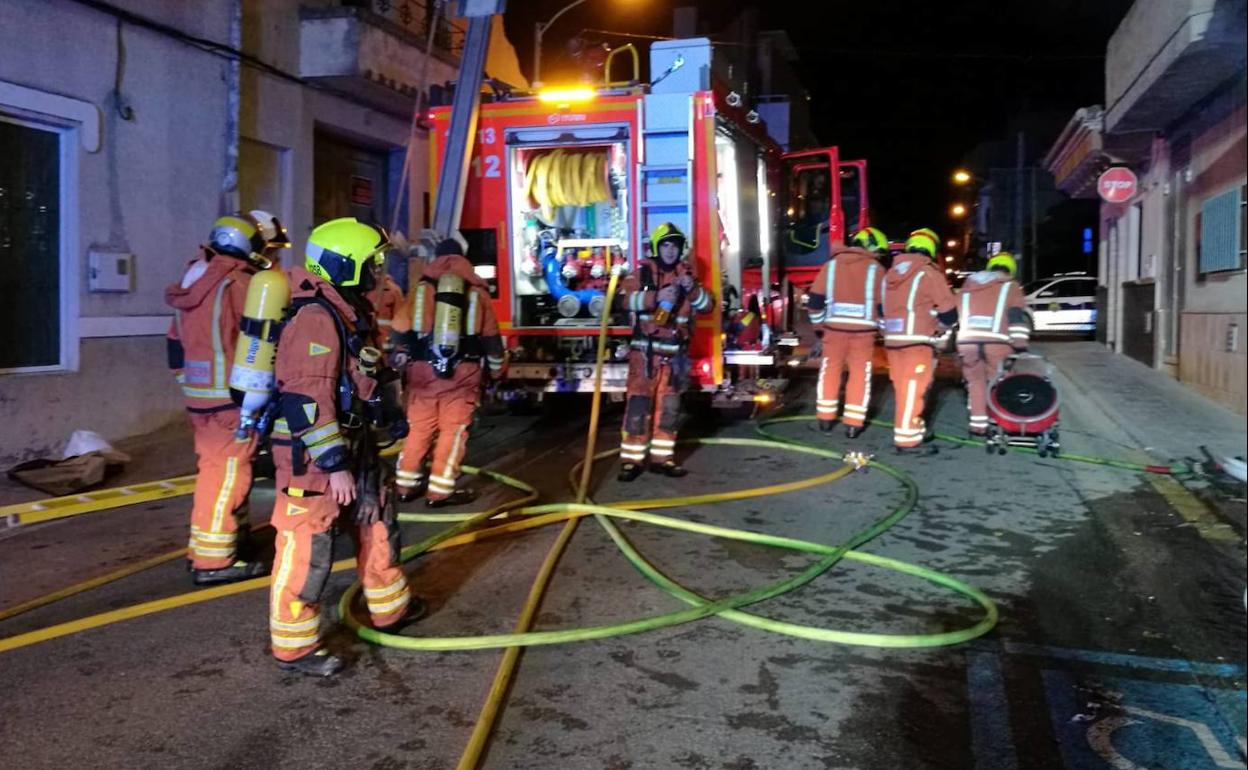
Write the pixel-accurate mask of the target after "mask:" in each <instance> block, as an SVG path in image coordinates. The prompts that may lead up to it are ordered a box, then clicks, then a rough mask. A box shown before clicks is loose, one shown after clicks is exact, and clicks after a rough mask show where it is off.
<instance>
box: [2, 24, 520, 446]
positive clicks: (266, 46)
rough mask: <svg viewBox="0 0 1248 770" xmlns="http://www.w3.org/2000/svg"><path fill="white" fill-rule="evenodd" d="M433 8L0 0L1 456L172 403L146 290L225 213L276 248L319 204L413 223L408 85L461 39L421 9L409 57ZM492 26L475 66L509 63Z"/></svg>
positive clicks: (155, 309)
mask: <svg viewBox="0 0 1248 770" xmlns="http://www.w3.org/2000/svg"><path fill="white" fill-rule="evenodd" d="M400 5H401V7H400ZM403 9H406V10H403ZM431 21H432V19H431V18H430V17H429V13H428V12H427V9H426V7H425V5H424V4H422V3H419V2H413V3H404V4H395V3H389V2H381V1H380V0H372V1H370V0H355V1H354V2H349V1H345V0H344V1H341V2H339V1H334V0H184V2H178V3H168V2H162V0H114V2H111V3H108V4H99V3H92V4H91V5H86V4H81V3H78V2H75V1H74V0H6V2H5V3H4V4H3V6H0V155H2V156H3V157H4V158H5V164H4V165H3V167H0V259H3V261H4V262H5V263H6V264H7V265H10V266H15V267H11V268H10V269H9V270H6V271H5V273H4V277H3V278H0V319H2V320H3V321H4V325H5V332H4V339H3V340H0V426H2V427H0V462H4V463H11V462H12V461H14V460H17V459H20V458H23V457H28V456H31V455H36V454H44V453H48V452H51V451H55V450H56V449H58V448H59V447H60V446H62V445H63V444H64V442H65V440H66V439H67V438H68V436H69V434H70V433H71V432H72V431H73V430H75V429H83V428H85V429H90V430H94V431H97V432H99V433H101V434H103V435H104V436H106V437H109V438H121V437H124V436H128V435H135V434H139V433H143V432H146V431H149V430H153V429H155V428H158V427H160V426H162V425H164V424H167V423H168V422H170V421H171V420H175V419H178V418H179V416H180V411H181V406H180V398H179V396H178V392H177V390H176V388H175V387H174V386H173V383H172V380H171V378H170V377H169V374H168V371H167V370H166V368H165V343H164V340H163V336H164V334H165V331H166V329H167V328H168V325H169V319H170V311H169V309H168V308H167V307H166V306H165V304H164V299H163V292H164V287H165V286H166V285H167V284H169V283H172V282H174V281H176V280H177V279H178V277H179V276H180V275H181V274H182V272H183V270H184V269H185V266H186V263H187V261H188V260H190V259H191V258H192V257H193V256H194V255H195V253H196V249H197V247H198V245H199V244H200V243H202V242H203V241H204V239H205V238H206V237H207V235H208V231H209V229H210V227H211V224H212V221H213V220H214V219H215V218H216V217H217V216H219V215H221V214H222V213H226V212H229V211H232V210H236V209H240V208H241V209H243V210H248V209H252V208H263V209H266V210H269V211H272V212H273V213H274V214H276V215H277V216H278V217H279V218H280V219H281V220H282V221H283V222H284V223H285V224H286V225H287V227H288V229H289V231H290V234H291V237H292V240H293V241H294V247H293V248H292V249H290V250H289V251H288V252H287V254H286V257H285V258H286V259H288V260H297V259H298V258H299V256H300V255H302V253H303V247H304V244H305V242H306V238H307V235H308V233H309V232H310V231H311V230H312V228H313V226H314V225H315V224H317V223H319V222H322V221H324V220H326V219H330V218H333V217H337V216H358V217H361V218H368V219H371V220H374V221H378V222H381V223H383V224H385V225H386V226H387V227H390V226H391V225H392V224H397V226H398V229H400V230H403V231H406V232H409V233H410V232H414V231H418V230H419V229H420V228H421V227H422V226H423V225H424V222H425V216H426V214H425V211H426V209H427V207H428V204H427V196H428V193H429V181H428V151H427V144H426V136H425V132H424V131H423V130H416V131H413V130H412V117H413V110H414V107H415V102H416V94H417V93H418V91H419V89H420V84H421V82H422V75H423V76H424V77H425V80H424V82H427V83H429V84H442V83H445V82H447V81H451V80H454V78H455V75H456V63H457V51H458V47H459V45H460V43H461V42H462V36H463V32H462V30H463V25H462V24H461V23H460V20H457V19H450V20H439V23H438V24H437V25H436V26H434V27H433V35H432V38H433V41H434V45H433V47H432V49H431V51H430V55H429V56H428V59H427V61H426V56H425V53H424V46H425V44H426V40H427V39H428V38H427V37H426V33H427V32H428V31H429V29H430V27H431V25H430V22H431ZM496 22H499V23H496V25H495V32H494V41H495V45H496V47H498V48H499V50H498V51H495V50H492V51H491V59H490V62H491V63H490V67H491V72H490V74H491V75H493V76H494V77H506V75H500V74H499V73H508V74H510V73H518V71H519V70H518V67H517V66H516V62H515V55H514V52H510V55H508V54H509V48H510V47H509V46H507V45H506V40H505V38H503V36H502V30H501V27H502V25H501V20H496ZM516 85H522V83H516ZM409 139H410V140H411V141H410V144H411V164H410V169H409V171H408V173H407V174H406V181H405V182H404V184H405V191H406V193H407V195H406V202H405V204H404V205H403V206H402V207H401V208H399V210H398V212H397V217H396V216H395V206H394V203H395V201H396V199H398V198H399V196H398V192H399V185H400V182H401V180H403V179H404V174H403V167H404V159H405V157H406V156H407V154H408V147H409ZM11 160H12V161H13V162H10V161H11Z"/></svg>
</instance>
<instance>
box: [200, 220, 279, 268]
mask: <svg viewBox="0 0 1248 770" xmlns="http://www.w3.org/2000/svg"><path fill="white" fill-rule="evenodd" d="M208 245H209V246H211V247H212V250H213V251H215V252H217V253H218V254H228V255H229V256H231V257H234V258H236V259H245V260H248V261H255V260H257V259H258V258H259V255H261V254H263V253H264V249H265V246H266V245H268V241H267V240H266V239H265V237H264V233H262V232H261V231H260V223H259V222H257V221H256V218H255V217H253V216H252V215H251V214H245V213H243V212H238V213H236V214H230V215H229V216H224V217H221V218H220V219H218V220H217V221H216V222H213V223H212V232H210V233H209V234H208Z"/></svg>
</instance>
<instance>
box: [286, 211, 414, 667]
mask: <svg viewBox="0 0 1248 770" xmlns="http://www.w3.org/2000/svg"><path fill="white" fill-rule="evenodd" d="M385 246H386V236H385V233H384V231H382V230H380V229H379V228H375V227H372V226H370V225H366V224H363V223H361V222H358V221H356V220H355V219H354V218H350V217H348V218H343V219H335V220H332V221H330V222H326V223H325V224H323V225H320V226H319V227H317V228H316V229H315V230H313V231H312V233H311V235H310V236H309V237H308V246H307V252H306V255H305V259H304V267H303V268H302V269H300V268H296V269H295V270H292V271H291V310H290V311H289V313H288V315H289V320H288V321H287V323H286V326H285V328H284V329H283V330H282V336H281V340H280V341H279V343H278V348H277V363H276V368H275V373H276V376H277V384H278V391H279V395H278V398H277V414H278V417H277V420H276V421H275V422H274V425H273V445H274V448H273V460H274V466H275V468H276V478H275V487H276V490H277V495H276V500H275V501H274V505H273V520H272V523H273V527H274V529H276V530H277V537H276V540H275V545H274V548H275V551H276V557H275V558H276V569H275V570H274V572H275V575H274V578H273V584H272V591H271V595H270V604H269V634H270V638H271V642H272V651H273V656H274V657H275V658H276V659H277V661H278V665H279V666H280V667H281V668H282V669H285V670H288V671H296V672H299V673H303V674H309V675H312V676H330V675H333V674H335V673H337V672H338V671H340V670H341V669H342V667H343V665H344V662H343V661H342V659H341V658H338V657H337V656H334V655H331V654H329V653H328V652H327V651H326V650H325V649H324V648H323V647H322V646H321V637H322V635H321V613H320V605H321V598H322V595H323V593H324V590H325V583H326V580H327V579H328V578H329V571H330V563H331V559H332V555H333V538H334V534H335V530H336V528H337V527H340V526H346V527H347V528H349V529H350V530H351V533H352V535H353V537H354V540H355V542H356V559H357V561H358V567H357V569H358V571H359V575H360V582H361V583H362V584H363V586H364V599H365V603H366V604H367V607H368V612H369V616H370V617H371V620H372V624H373V625H374V626H375V627H376V628H378V629H383V630H387V631H393V630H395V629H397V628H399V627H401V626H403V625H405V624H406V623H408V622H410V621H411V620H414V619H416V618H419V617H420V616H421V615H422V614H423V612H424V604H423V602H421V601H420V600H419V599H418V598H416V597H414V596H412V594H411V591H410V590H409V589H408V586H407V580H406V578H405V577H404V575H403V570H402V569H401V568H400V566H399V542H398V537H399V532H398V523H397V520H396V517H395V510H394V504H393V502H394V501H393V499H392V495H391V494H390V490H389V489H388V484H387V483H386V482H387V479H386V478H385V477H384V476H383V474H382V470H383V469H382V463H381V462H380V458H379V456H378V451H377V445H376V443H375V439H374V437H373V428H374V427H381V428H383V429H387V430H388V432H389V434H390V436H391V437H393V438H400V437H402V436H403V435H405V434H406V421H405V420H403V417H402V410H401V408H400V405H399V404H398V403H397V402H395V403H386V402H385V401H384V400H383V399H381V398H380V396H379V394H380V393H382V392H385V390H386V389H385V388H384V387H383V384H384V383H385V382H386V378H385V377H384V376H383V375H384V374H385V370H384V368H383V367H381V366H380V365H379V364H378V363H377V359H378V358H380V351H378V350H376V349H375V348H372V347H369V346H368V343H369V341H370V340H371V338H372V335H373V333H374V330H373V329H372V323H371V310H370V308H369V307H368V300H367V299H366V298H365V295H366V293H367V292H368V290H369V289H371V288H372V281H373V273H372V272H371V270H370V269H369V263H370V262H373V261H374V260H375V257H376V255H377V253H379V251H380V250H381V249H383V248H385ZM340 515H343V516H345V518H346V519H347V521H345V522H340V521H339V519H340Z"/></svg>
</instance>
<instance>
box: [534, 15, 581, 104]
mask: <svg viewBox="0 0 1248 770" xmlns="http://www.w3.org/2000/svg"><path fill="white" fill-rule="evenodd" d="M583 2H585V0H573V2H571V3H568V4H567V5H565V6H564V7H563V8H561V9H559V12H558V13H556V14H555V15H554V16H551V17H550V20H549V21H547V22H546V23H545V24H543V23H542V22H540V21H539V22H537V24H535V25H534V27H533V84H534V85H537V84H538V83H540V82H542V35H544V34H546V30H548V29H550V25H552V24H554V23H555V21H557V20H558V19H559V17H560V16H562V15H564V14H565V13H567V12H568V11H570V10H572V9H573V8H575V7H576V6H578V5H580V4H581V3H583Z"/></svg>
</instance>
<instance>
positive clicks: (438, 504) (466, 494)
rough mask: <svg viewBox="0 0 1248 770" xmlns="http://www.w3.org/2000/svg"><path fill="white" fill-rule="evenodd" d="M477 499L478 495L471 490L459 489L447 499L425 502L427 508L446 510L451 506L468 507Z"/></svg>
mask: <svg viewBox="0 0 1248 770" xmlns="http://www.w3.org/2000/svg"><path fill="white" fill-rule="evenodd" d="M476 499H477V493H476V492H474V491H472V490H471V489H467V488H465V489H457V490H455V491H454V492H452V493H451V494H449V495H447V496H446V497H442V498H437V499H431V500H426V501H425V507H427V508H446V507H447V506H450V505H467V504H468V503H471V502H472V501H473V500H476Z"/></svg>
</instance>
